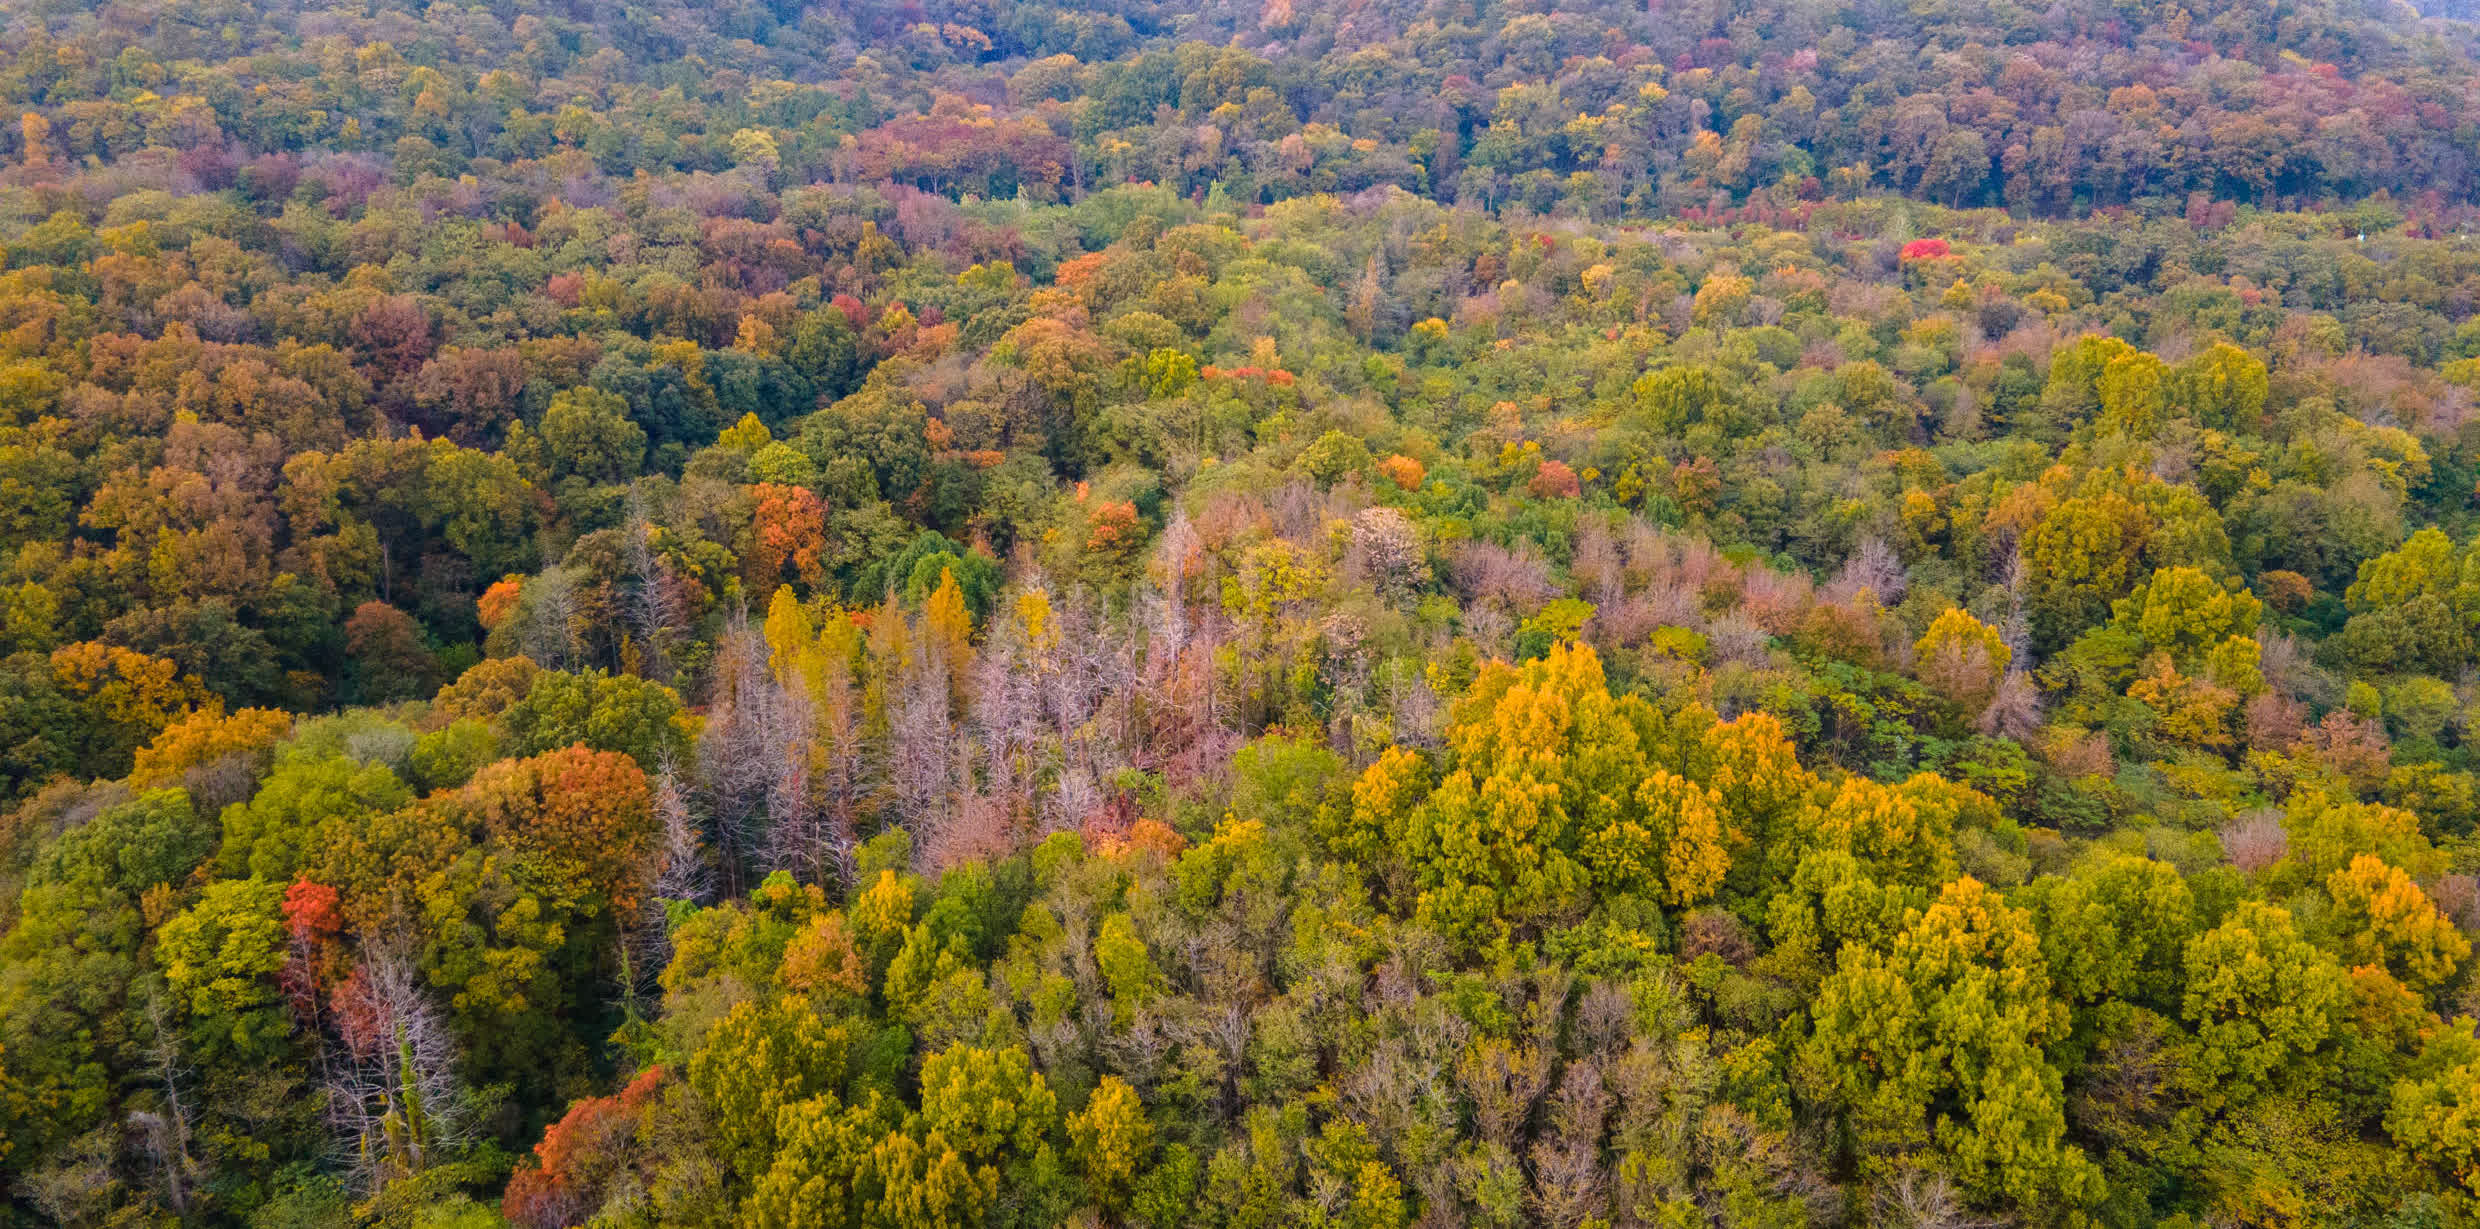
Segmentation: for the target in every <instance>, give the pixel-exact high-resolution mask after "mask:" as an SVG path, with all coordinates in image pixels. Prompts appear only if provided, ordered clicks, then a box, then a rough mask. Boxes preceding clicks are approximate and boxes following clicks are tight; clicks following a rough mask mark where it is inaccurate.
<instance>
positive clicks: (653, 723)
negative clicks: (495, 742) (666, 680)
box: [500, 670, 688, 769]
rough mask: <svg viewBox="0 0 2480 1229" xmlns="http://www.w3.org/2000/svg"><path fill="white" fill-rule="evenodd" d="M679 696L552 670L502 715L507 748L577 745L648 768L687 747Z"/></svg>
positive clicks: (624, 680) (590, 673)
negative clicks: (625, 757) (628, 759)
mask: <svg viewBox="0 0 2480 1229" xmlns="http://www.w3.org/2000/svg"><path fill="white" fill-rule="evenodd" d="M679 717H680V696H679V694H678V693H676V692H674V691H673V690H672V689H671V688H669V687H666V686H664V685H662V684H661V683H654V682H648V681H647V680H645V679H642V678H638V677H636V676H634V675H627V674H608V673H605V672H604V671H601V670H587V671H583V672H581V673H569V672H566V671H549V672H545V673H543V674H541V675H539V676H538V677H536V678H535V680H534V682H533V685H532V686H531V687H529V688H527V689H526V692H525V697H524V698H523V699H521V700H519V701H517V702H516V703H515V704H514V705H511V706H510V707H509V708H508V710H507V711H506V712H505V713H502V714H501V715H500V724H501V726H502V728H504V729H505V730H507V732H508V750H509V751H510V752H511V753H513V754H517V755H540V754H543V753H545V752H549V751H555V750H558V749H560V748H562V747H567V746H570V745H572V744H576V745H582V746H586V747H590V748H593V749H594V750H597V751H617V752H619V753H621V754H623V755H626V756H629V757H630V758H632V759H635V760H636V761H637V762H638V764H639V766H641V767H643V768H647V769H653V768H657V767H660V766H661V765H662V764H663V763H664V762H665V761H666V760H668V759H674V758H677V757H679V756H681V755H682V754H684V753H685V752H686V751H687V749H688V731H686V730H684V729H683V728H681V725H680V721H679Z"/></svg>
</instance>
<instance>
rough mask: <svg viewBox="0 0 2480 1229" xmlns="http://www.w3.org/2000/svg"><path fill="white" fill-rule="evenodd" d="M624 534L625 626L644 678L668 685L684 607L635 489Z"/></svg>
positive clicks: (683, 622) (684, 617) (683, 621)
mask: <svg viewBox="0 0 2480 1229" xmlns="http://www.w3.org/2000/svg"><path fill="white" fill-rule="evenodd" d="M624 532H625V534H626V535H627V537H628V560H627V562H628V569H629V575H628V601H627V607H626V609H627V614H628V620H629V626H630V628H631V629H632V630H633V631H635V632H636V633H637V637H636V641H637V645H638V648H639V651H641V652H643V653H644V654H645V674H646V677H648V678H650V679H654V680H655V681H657V682H664V683H668V682H670V681H672V675H673V670H672V654H671V646H672V642H673V641H674V640H675V639H676V638H677V637H678V635H679V632H680V629H681V628H682V627H684V626H686V625H687V624H688V621H689V619H688V608H687V603H686V602H685V601H683V600H682V594H681V591H680V582H679V578H677V577H675V576H673V575H672V572H671V569H670V568H668V567H665V566H664V564H663V561H662V560H661V559H660V558H658V557H657V556H656V555H655V553H654V543H653V541H652V526H651V525H650V524H648V522H647V520H646V501H645V496H644V494H643V493H642V492H640V491H637V490H635V489H632V490H630V492H629V520H628V527H627V529H626V530H625V531H624Z"/></svg>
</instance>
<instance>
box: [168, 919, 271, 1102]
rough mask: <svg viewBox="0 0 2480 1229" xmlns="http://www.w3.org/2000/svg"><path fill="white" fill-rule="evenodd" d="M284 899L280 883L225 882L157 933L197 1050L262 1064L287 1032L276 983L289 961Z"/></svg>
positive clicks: (234, 1060)
mask: <svg viewBox="0 0 2480 1229" xmlns="http://www.w3.org/2000/svg"><path fill="white" fill-rule="evenodd" d="M283 903H284V885H283V884H281V883H272V882H269V881H267V880H264V879H228V880H224V881H222V882H219V883H213V884H209V885H208V886H207V890H206V893H205V895H203V896H201V897H200V898H199V901H198V903H197V904H195V905H192V906H190V907H189V908H188V909H186V910H184V911H182V912H181V913H180V914H179V915H178V916H176V917H174V918H172V919H171V920H169V921H167V922H165V923H164V924H163V926H162V928H161V929H160V930H158V931H157V932H156V943H155V961H156V964H157V965H158V966H159V967H161V968H162V969H163V972H164V981H165V982H166V983H167V984H168V985H169V986H170V987H171V989H172V992H173V993H174V994H175V995H178V996H179V997H180V1001H181V1003H182V1005H183V1007H184V1009H185V1010H186V1011H187V1013H188V1015H189V1020H190V1035H191V1037H192V1038H193V1039H194V1040H195V1041H196V1043H197V1045H198V1046H199V1048H200V1052H201V1053H202V1054H204V1055H206V1056H209V1057H212V1058H217V1059H221V1060H225V1061H233V1062H241V1063H255V1062H264V1061H266V1060H267V1059H269V1058H271V1057H273V1056H274V1055H275V1054H276V1052H277V1051H278V1049H279V1048H280V1047H281V1046H282V1044H283V1042H284V1039H285V1036H286V1035H287V1034H288V1033H290V1032H291V1031H292V1027H293V1021H292V1017H291V1015H290V1013H289V1012H287V1011H286V1009H285V1002H284V994H283V991H282V990H280V989H279V988H278V987H277V985H276V981H275V974H276V972H277V970H279V969H282V968H283V967H284V964H285V960H286V958H287V955H286V940H285V923H284V917H283V912H282V906H283Z"/></svg>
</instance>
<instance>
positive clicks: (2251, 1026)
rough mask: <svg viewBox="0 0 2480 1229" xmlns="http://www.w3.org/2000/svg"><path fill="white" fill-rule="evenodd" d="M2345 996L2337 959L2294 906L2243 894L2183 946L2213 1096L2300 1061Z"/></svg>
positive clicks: (2193, 1019) (2203, 1067) (2192, 1021)
mask: <svg viewBox="0 0 2480 1229" xmlns="http://www.w3.org/2000/svg"><path fill="white" fill-rule="evenodd" d="M2344 995H2345V987H2344V979H2343V973H2342V968H2341V966H2339V965H2337V964H2335V963H2334V960H2333V958H2332V957H2330V956H2327V955H2326V954H2325V953H2323V952H2321V951H2318V950H2317V949H2316V947H2315V946H2314V945H2312V944H2310V943H2309V942H2308V941H2307V940H2306V939H2304V938H2302V937H2301V936H2300V935H2299V933H2298V931H2297V930H2296V929H2295V928H2294V927H2293V925H2292V922H2291V915H2290V913H2289V911H2288V910H2285V909H2282V908H2280V907H2278V906H2274V905H2268V904H2265V903H2263V902H2261V901H2243V902H2241V903H2240V905H2239V907H2238V908H2236V909H2234V910H2232V911H2231V914H2230V917H2229V919H2228V920H2226V921H2224V922H2223V923H2222V924H2221V925H2219V926H2216V927H2214V928H2213V929H2211V930H2208V931H2206V932H2204V933H2203V934H2201V935H2198V936H2196V937H2195V938H2194V939H2191V940H2189V941H2188V944H2187V988H2186V993H2185V998H2184V1001H2183V1003H2182V1005H2181V1009H2180V1010H2181V1015H2182V1016H2183V1017H2184V1018H2185V1019H2186V1021H2187V1023H2188V1025H2189V1027H2191V1028H2193V1029H2194V1030H2195V1034H2196V1051H2195V1055H2194V1057H2193V1059H2192V1060H2191V1062H2192V1065H2193V1069H2194V1074H2195V1078H2196V1079H2197V1081H2198V1087H2199V1089H2200V1091H2202V1092H2203V1094H2204V1095H2205V1097H2206V1098H2207V1099H2208V1100H2209V1101H2215V1102H2221V1103H2225V1104H2228V1103H2238V1102H2243V1101H2245V1100H2247V1099H2248V1098H2249V1097H2250V1096H2252V1095H2254V1094H2255V1093H2256V1092H2258V1091H2259V1090H2261V1089H2263V1088H2264V1087H2265V1086H2266V1085H2267V1084H2268V1083H2270V1082H2273V1081H2274V1080H2276V1079H2284V1080H2297V1079H2302V1078H2306V1073H2305V1072H2304V1070H2303V1069H2302V1067H2301V1066H2300V1064H2301V1061H2302V1060H2304V1059H2307V1058H2309V1057H2310V1056H2312V1055H2313V1054H2315V1053H2316V1051H2317V1050H2318V1049H2319V1048H2320V1047H2322V1046H2323V1045H2324V1044H2325V1043H2326V1041H2327V1040H2328V1039H2330V1038H2331V1037H2332V1035H2333V1032H2334V1029H2335V1026H2336V1025H2337V1023H2338V1022H2339V1019H2340V1013H2341V1011H2342V1007H2343V1000H2344Z"/></svg>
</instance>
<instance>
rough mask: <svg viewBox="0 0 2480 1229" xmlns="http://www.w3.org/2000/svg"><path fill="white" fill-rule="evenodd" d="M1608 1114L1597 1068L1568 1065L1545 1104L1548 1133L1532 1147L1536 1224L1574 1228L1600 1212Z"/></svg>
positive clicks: (1605, 1184)
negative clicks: (1547, 1109) (1604, 1128)
mask: <svg viewBox="0 0 2480 1229" xmlns="http://www.w3.org/2000/svg"><path fill="white" fill-rule="evenodd" d="M1609 1116H1610V1092H1609V1090H1608V1089H1606V1088H1604V1087H1603V1086H1602V1073H1601V1069H1600V1068H1599V1067H1597V1066H1595V1065H1594V1064H1593V1063H1591V1062H1577V1063H1571V1064H1569V1065H1568V1068H1567V1071H1566V1074H1565V1075H1563V1076H1562V1077H1560V1080H1559V1088H1558V1091H1557V1093H1555V1094H1553V1095H1552V1097H1551V1100H1550V1114H1549V1118H1550V1122H1549V1128H1550V1129H1549V1130H1548V1131H1546V1132H1544V1133H1543V1134H1542V1135H1541V1137H1540V1138H1539V1139H1537V1140H1535V1141H1534V1144H1533V1149H1532V1160H1533V1166H1532V1169H1533V1190H1532V1195H1531V1203H1532V1206H1533V1215H1534V1218H1535V1223H1537V1224H1543V1225H1554V1226H1560V1227H1562V1229H1574V1227H1575V1226H1578V1225H1582V1224H1584V1223H1585V1222H1586V1221H1588V1220H1591V1219H1592V1218H1593V1217H1594V1215H1595V1214H1597V1213H1599V1212H1601V1211H1603V1210H1604V1209H1605V1207H1606V1205H1607V1203H1608V1200H1609V1187H1610V1175H1609V1174H1608V1173H1607V1172H1605V1171H1604V1170H1603V1168H1602V1127H1603V1124H1604V1122H1605V1121H1606V1120H1607V1119H1608V1118H1609Z"/></svg>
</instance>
